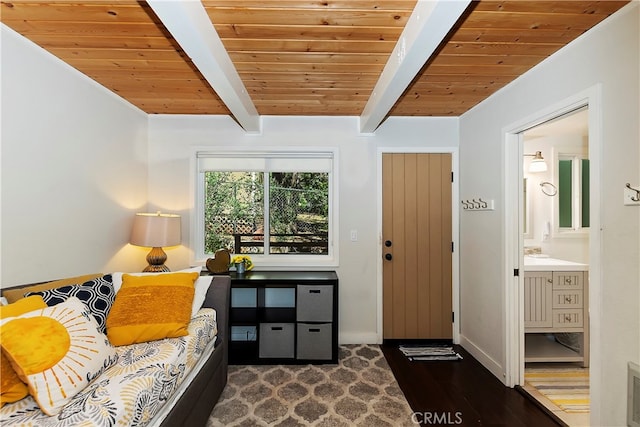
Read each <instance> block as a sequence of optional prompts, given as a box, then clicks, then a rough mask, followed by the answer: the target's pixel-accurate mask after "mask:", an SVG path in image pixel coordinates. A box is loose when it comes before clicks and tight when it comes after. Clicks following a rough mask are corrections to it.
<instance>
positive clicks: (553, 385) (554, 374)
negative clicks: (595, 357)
mask: <svg viewBox="0 0 640 427" xmlns="http://www.w3.org/2000/svg"><path fill="white" fill-rule="evenodd" d="M524 380H525V383H528V384H529V385H531V386H532V387H534V388H535V389H536V390H538V391H539V392H540V393H541V394H543V395H544V396H545V397H546V398H547V399H549V400H550V401H552V402H553V403H554V404H555V405H556V406H558V407H559V408H560V409H562V410H563V411H565V412H568V413H581V412H589V407H590V405H589V403H590V402H589V369H587V368H572V369H552V368H544V369H528V368H527V369H526V370H525V373H524Z"/></svg>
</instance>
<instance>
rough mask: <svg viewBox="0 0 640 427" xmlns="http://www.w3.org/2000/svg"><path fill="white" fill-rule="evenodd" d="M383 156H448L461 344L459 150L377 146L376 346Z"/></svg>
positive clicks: (380, 312)
mask: <svg viewBox="0 0 640 427" xmlns="http://www.w3.org/2000/svg"><path fill="white" fill-rule="evenodd" d="M385 153H406V154H410V153H420V154H451V171H452V172H453V176H454V180H453V183H452V184H451V240H452V241H453V247H454V251H453V253H452V254H451V288H452V289H451V295H452V301H451V307H452V309H453V312H454V313H455V316H454V320H453V334H452V336H453V342H454V343H455V344H459V343H460V273H459V272H460V255H459V253H460V251H459V248H460V241H459V228H460V227H459V224H460V218H459V215H460V209H459V203H458V200H459V179H458V177H459V176H460V174H459V168H458V163H459V150H458V147H378V149H377V151H376V173H377V177H378V179H377V183H376V185H377V189H376V197H377V201H376V205H377V208H376V210H377V212H376V227H377V230H378V239H377V240H378V244H377V248H376V249H377V250H376V253H377V262H376V281H377V284H376V301H377V307H376V335H377V339H378V344H381V343H382V340H383V326H382V315H383V299H382V290H383V286H382V279H383V275H382V262H383V258H382V252H383V251H382V250H383V247H382V246H383V245H382V155H383V154H385Z"/></svg>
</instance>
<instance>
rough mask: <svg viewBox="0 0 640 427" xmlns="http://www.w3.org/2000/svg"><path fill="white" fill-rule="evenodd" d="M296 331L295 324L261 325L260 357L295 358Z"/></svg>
mask: <svg viewBox="0 0 640 427" xmlns="http://www.w3.org/2000/svg"><path fill="white" fill-rule="evenodd" d="M294 331H295V324H293V323H260V337H259V341H260V345H259V347H260V351H259V357H264V358H279V357H282V358H292V357H294V351H293V350H294V346H293V342H294V341H293V339H294Z"/></svg>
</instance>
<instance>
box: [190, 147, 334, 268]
mask: <svg viewBox="0 0 640 427" xmlns="http://www.w3.org/2000/svg"><path fill="white" fill-rule="evenodd" d="M198 157H200V158H206V157H210V158H229V159H230V158H236V159H237V158H248V159H249V158H253V159H257V158H261V157H271V158H278V159H283V158H285V159H286V158H288V159H292V160H294V159H296V158H298V159H318V158H320V159H322V158H325V159H326V158H327V157H331V159H332V161H331V168H330V170H329V171H328V172H329V215H328V216H329V236H328V244H329V248H328V254H327V255H270V256H269V255H262V254H255V255H251V259H252V260H253V262H254V264H255V268H256V269H259V270H276V269H282V268H286V269H287V270H298V269H299V270H303V269H308V268H336V267H338V264H339V263H338V260H339V256H338V246H339V245H338V242H339V241H340V239H339V236H338V233H339V230H340V227H339V221H338V217H339V215H338V212H339V209H338V201H339V195H338V182H339V175H338V171H339V159H338V149H337V148H327V147H296V148H295V149H294V148H292V147H270V148H268V149H264V150H256V149H251V148H244V147H241V148H231V149H229V148H216V147H194V149H193V151H192V154H191V170H192V174H191V176H192V179H193V182H192V190H191V194H192V195H193V198H194V199H193V211H192V216H191V224H192V227H191V237H190V244H191V248H192V258H193V259H192V262H191V264H192V265H204V264H205V263H206V261H207V258H209V257H210V256H211V255H210V254H205V253H204V209H202V201H203V200H204V180H203V179H201V176H200V174H201V172H200V167H199V162H198ZM258 163H259V162H258ZM254 164H257V163H255V162H254ZM276 164H279V165H281V164H282V163H277V162H276ZM293 169H296V168H295V167H294V168H291V169H290V170H285V171H284V172H290V171H293ZM280 172H282V171H280ZM305 172H306V171H305Z"/></svg>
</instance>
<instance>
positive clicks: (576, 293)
mask: <svg viewBox="0 0 640 427" xmlns="http://www.w3.org/2000/svg"><path fill="white" fill-rule="evenodd" d="M582 304H583V302H582V290H570V289H566V290H561V291H553V308H582Z"/></svg>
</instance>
